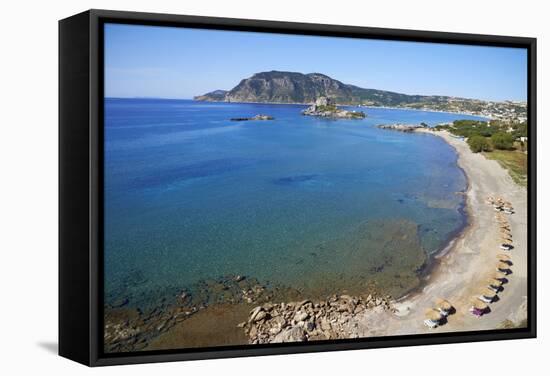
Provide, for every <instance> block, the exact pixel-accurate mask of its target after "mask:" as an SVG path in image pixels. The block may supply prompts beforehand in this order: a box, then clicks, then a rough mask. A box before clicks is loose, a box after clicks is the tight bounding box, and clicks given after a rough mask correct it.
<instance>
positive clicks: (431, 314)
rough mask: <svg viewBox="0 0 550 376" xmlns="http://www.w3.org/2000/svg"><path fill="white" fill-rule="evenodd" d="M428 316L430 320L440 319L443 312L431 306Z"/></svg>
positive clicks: (427, 312)
mask: <svg viewBox="0 0 550 376" xmlns="http://www.w3.org/2000/svg"><path fill="white" fill-rule="evenodd" d="M426 317H427V318H428V320H432V321H439V320H441V313H439V311H436V310H435V309H433V308H430V309H428V310H427V311H426Z"/></svg>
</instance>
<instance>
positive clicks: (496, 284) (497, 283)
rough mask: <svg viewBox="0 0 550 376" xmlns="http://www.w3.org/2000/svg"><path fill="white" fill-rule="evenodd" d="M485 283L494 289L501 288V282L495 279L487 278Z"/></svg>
mask: <svg viewBox="0 0 550 376" xmlns="http://www.w3.org/2000/svg"><path fill="white" fill-rule="evenodd" d="M487 282H488V283H489V285H491V286H496V287H499V286H502V281H501V280H500V279H497V278H489V279H488V280H487Z"/></svg>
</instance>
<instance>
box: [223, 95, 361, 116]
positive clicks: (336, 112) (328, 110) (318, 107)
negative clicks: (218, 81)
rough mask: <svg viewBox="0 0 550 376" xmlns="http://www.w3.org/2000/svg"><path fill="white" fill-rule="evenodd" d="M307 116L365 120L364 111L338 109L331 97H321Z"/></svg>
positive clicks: (309, 109) (305, 113)
mask: <svg viewBox="0 0 550 376" xmlns="http://www.w3.org/2000/svg"><path fill="white" fill-rule="evenodd" d="M302 115H305V116H318V117H324V118H331V119H364V118H365V117H366V116H367V115H366V114H365V113H364V112H363V111H350V110H344V109H341V108H338V106H336V104H335V103H334V101H333V100H332V99H331V98H329V97H324V96H323V97H319V98H317V99H316V100H315V103H313V104H312V105H311V106H309V107H308V108H306V109H305V110H303V111H302ZM229 120H231V121H254V120H275V118H274V117H273V116H270V115H263V114H258V115H255V116H252V117H234V118H231V119H229Z"/></svg>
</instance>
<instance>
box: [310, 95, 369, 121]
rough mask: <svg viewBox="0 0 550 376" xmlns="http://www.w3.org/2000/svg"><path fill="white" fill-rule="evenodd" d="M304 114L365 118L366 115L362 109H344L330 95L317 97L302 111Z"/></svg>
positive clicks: (340, 117) (339, 117)
mask: <svg viewBox="0 0 550 376" xmlns="http://www.w3.org/2000/svg"><path fill="white" fill-rule="evenodd" d="M302 115H307V116H320V117H328V118H337V119H363V118H364V117H365V116H366V115H365V113H364V112H362V111H348V110H342V109H340V108H338V107H337V106H336V105H335V104H334V102H333V101H332V100H331V99H330V98H328V97H319V98H317V99H316V100H315V103H314V104H312V105H311V106H309V107H308V108H307V109H305V110H304V111H302Z"/></svg>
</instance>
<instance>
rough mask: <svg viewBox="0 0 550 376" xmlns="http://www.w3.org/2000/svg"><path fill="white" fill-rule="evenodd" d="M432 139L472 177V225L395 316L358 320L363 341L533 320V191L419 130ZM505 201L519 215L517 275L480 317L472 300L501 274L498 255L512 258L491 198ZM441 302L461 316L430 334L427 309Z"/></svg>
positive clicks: (514, 223)
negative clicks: (529, 302)
mask: <svg viewBox="0 0 550 376" xmlns="http://www.w3.org/2000/svg"><path fill="white" fill-rule="evenodd" d="M416 132H420V133H428V134H430V135H426V136H427V137H432V136H431V135H436V137H442V138H443V139H444V140H445V141H446V142H448V143H449V144H450V145H451V146H453V147H454V148H455V149H456V151H457V153H458V164H459V166H460V167H461V168H462V169H463V170H464V172H465V174H466V176H467V177H468V181H469V187H468V191H467V194H466V197H467V211H468V215H469V224H468V227H467V228H466V229H465V231H464V232H463V233H462V234H461V235H460V236H459V237H458V238H457V239H455V240H454V242H453V243H452V245H451V246H450V248H449V249H448V250H447V251H446V252H444V253H443V254H442V255H440V256H439V259H438V265H437V266H436V267H435V268H434V270H433V273H431V274H430V276H429V277H428V278H429V279H428V280H427V281H426V283H425V286H424V288H423V289H422V290H421V291H420V292H418V293H416V294H414V295H412V296H409V297H405V298H404V299H401V300H400V301H398V302H396V303H395V304H394V307H395V308H396V312H395V313H389V312H384V313H383V314H381V315H378V316H377V317H373V316H372V315H369V314H367V313H365V314H364V315H363V316H361V315H358V316H356V317H355V319H354V320H353V322H352V323H351V324H350V327H355V328H356V329H355V330H356V333H354V334H358V335H359V336H360V337H371V336H390V335H403V334H419V333H440V332H455V331H470V330H488V329H497V328H501V327H502V325H503V323H504V322H505V321H506V320H510V321H511V322H513V323H514V324H515V325H519V324H520V323H521V322H522V321H523V320H525V319H526V318H527V311H526V302H527V192H526V189H525V188H523V187H520V186H518V185H516V184H515V183H514V182H513V180H512V178H511V177H510V176H509V174H508V172H507V171H506V170H504V169H503V168H502V167H501V166H500V165H499V164H498V162H496V161H493V160H488V159H486V158H485V157H484V156H483V155H481V154H476V153H472V152H471V151H470V148H469V146H468V144H467V143H466V142H464V141H462V140H460V139H457V138H454V137H452V136H451V135H450V134H449V133H448V132H446V131H442V132H434V131H430V130H425V129H421V130H417V131H416ZM490 195H493V196H500V197H502V198H503V199H505V200H507V201H510V202H511V203H512V205H513V207H514V210H515V213H514V214H512V215H507V218H508V220H509V223H510V225H511V231H512V234H513V245H514V249H513V250H512V251H511V252H508V253H509V254H510V255H511V257H512V262H513V265H512V266H511V270H512V274H510V275H509V276H508V277H507V279H508V283H506V284H504V285H503V288H504V290H503V291H502V292H500V293H499V294H498V301H496V302H494V303H492V304H490V310H491V312H490V313H488V314H486V315H484V316H482V317H476V316H474V315H472V314H471V313H470V312H469V308H470V304H469V302H470V301H471V299H472V298H474V297H476V296H478V295H479V291H480V290H481V289H482V287H484V286H487V282H486V281H487V279H488V278H489V277H490V275H491V274H492V273H494V272H495V271H496V269H495V267H496V264H497V255H498V254H501V253H507V252H506V251H503V250H501V249H499V245H500V243H501V242H500V241H499V229H498V226H497V222H496V220H495V213H496V212H495V211H494V209H493V207H492V205H489V204H488V203H487V202H486V199H487V197H488V196H490ZM438 298H444V299H447V300H449V301H450V302H451V303H452V304H453V306H454V307H455V309H456V313H455V314H453V315H451V316H449V318H448V321H447V323H446V324H444V325H442V326H440V327H438V328H436V329H429V328H428V327H426V326H425V325H424V323H423V321H424V319H425V317H424V314H425V311H426V309H429V308H432V307H434V305H435V301H436V299H438Z"/></svg>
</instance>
